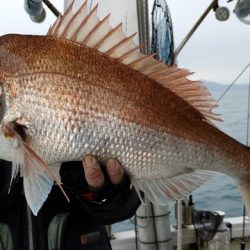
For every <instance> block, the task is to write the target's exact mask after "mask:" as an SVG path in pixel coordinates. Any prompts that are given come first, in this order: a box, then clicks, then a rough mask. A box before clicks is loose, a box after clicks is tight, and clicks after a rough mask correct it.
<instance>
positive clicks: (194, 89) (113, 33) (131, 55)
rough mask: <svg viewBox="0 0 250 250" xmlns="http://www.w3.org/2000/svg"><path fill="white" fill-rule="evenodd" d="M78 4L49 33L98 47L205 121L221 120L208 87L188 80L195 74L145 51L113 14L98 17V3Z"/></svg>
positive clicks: (87, 45) (71, 6)
mask: <svg viewBox="0 0 250 250" xmlns="http://www.w3.org/2000/svg"><path fill="white" fill-rule="evenodd" d="M74 4H75V1H73V2H72V3H71V4H70V5H69V7H68V8H67V9H66V11H65V13H64V15H63V16H61V17H59V18H58V19H57V20H56V22H55V23H54V25H53V26H52V27H51V28H50V30H49V32H48V35H49V36H53V37H57V38H64V39H65V38H66V39H68V40H71V41H74V42H77V43H80V44H82V45H84V46H86V47H89V48H94V49H96V50H98V51H99V52H101V53H103V54H105V55H107V56H109V57H111V58H113V59H114V60H118V61H119V62H120V63H122V64H125V65H127V66H128V67H130V68H132V69H134V70H136V71H139V72H140V73H142V74H144V75H146V76H147V77H149V78H151V79H153V80H155V81H156V82H158V83H159V84H161V85H163V86H164V87H165V88H168V89H170V90H171V91H172V92H174V93H175V94H176V95H178V96H179V97H181V98H182V99H184V100H185V101H187V102H188V103H189V104H190V105H192V106H193V107H194V108H195V109H197V110H198V111H199V112H200V113H201V114H202V116H203V118H204V119H205V120H207V121H209V122H211V120H221V119H220V117H219V115H217V114H214V113H213V112H212V109H213V108H215V107H216V106H217V105H216V102H215V100H213V98H212V97H211V94H210V93H209V91H208V90H207V89H206V87H205V86H203V84H202V83H201V82H199V81H191V80H189V79H187V77H188V76H190V75H191V74H192V73H190V72H189V71H187V70H185V69H179V68H177V67H176V66H166V65H165V64H164V63H163V62H159V61H157V60H156V59H154V58H153V55H149V56H148V55H146V56H145V55H143V54H141V53H140V52H139V49H140V48H141V46H138V45H137V44H135V43H134V42H133V38H134V36H135V34H132V35H130V36H126V35H125V34H124V32H123V30H122V24H119V25H117V26H116V27H115V28H112V27H111V26H110V24H109V17H110V15H107V16H106V17H104V18H103V19H102V20H100V19H99V18H98V16H97V8H98V5H96V6H95V7H94V8H93V9H92V10H90V11H88V9H87V1H85V2H84V3H83V4H82V6H80V8H79V9H78V10H77V11H76V12H75V13H74V11H73V7H74Z"/></svg>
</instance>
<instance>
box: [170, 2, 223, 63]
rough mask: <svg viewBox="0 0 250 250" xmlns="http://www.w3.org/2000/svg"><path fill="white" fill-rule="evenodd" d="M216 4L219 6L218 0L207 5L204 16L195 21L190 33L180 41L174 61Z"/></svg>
mask: <svg viewBox="0 0 250 250" xmlns="http://www.w3.org/2000/svg"><path fill="white" fill-rule="evenodd" d="M216 6H218V0H213V1H212V2H211V4H210V5H209V6H208V7H207V9H206V10H205V12H204V13H203V14H202V16H201V17H200V18H199V20H198V21H197V22H196V23H195V25H194V26H193V28H192V29H191V30H190V31H189V33H188V34H187V35H186V37H185V38H184V39H183V41H182V42H181V43H180V45H179V46H178V47H177V49H176V50H175V52H174V61H176V58H177V56H178V54H179V53H180V51H181V50H182V48H183V47H184V46H185V44H186V43H187V42H188V40H189V39H190V38H191V36H192V35H193V34H194V32H195V31H196V29H197V28H198V27H199V26H200V24H201V23H202V21H203V20H204V19H205V18H206V16H207V15H208V13H209V12H210V10H211V9H213V8H215V7H216Z"/></svg>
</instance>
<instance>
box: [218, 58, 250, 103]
mask: <svg viewBox="0 0 250 250" xmlns="http://www.w3.org/2000/svg"><path fill="white" fill-rule="evenodd" d="M249 67H250V63H248V64H247V66H246V67H245V68H244V69H243V70H242V71H241V72H240V74H239V75H238V76H237V77H236V78H235V80H234V81H233V82H232V83H231V84H230V85H229V86H228V87H227V88H226V90H225V91H224V92H223V93H222V94H221V96H220V97H219V98H218V99H217V100H216V101H217V102H219V101H220V100H221V99H222V98H223V97H224V95H225V94H226V93H227V92H228V91H229V90H230V89H231V88H232V87H233V85H234V84H235V83H236V82H237V80H238V79H239V78H240V77H241V76H242V74H243V73H244V72H245V71H246V70H247V69H248V68H249Z"/></svg>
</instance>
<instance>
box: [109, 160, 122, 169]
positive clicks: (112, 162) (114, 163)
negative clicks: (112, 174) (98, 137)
mask: <svg viewBox="0 0 250 250" xmlns="http://www.w3.org/2000/svg"><path fill="white" fill-rule="evenodd" d="M107 167H108V168H110V169H114V170H116V169H118V168H120V164H119V162H118V161H116V160H114V159H110V160H108V162H107Z"/></svg>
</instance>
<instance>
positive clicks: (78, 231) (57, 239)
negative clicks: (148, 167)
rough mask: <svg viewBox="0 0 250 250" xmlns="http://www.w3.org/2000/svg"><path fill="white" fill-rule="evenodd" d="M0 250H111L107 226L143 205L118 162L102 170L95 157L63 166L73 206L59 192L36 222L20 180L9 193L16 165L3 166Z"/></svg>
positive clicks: (1, 163) (53, 194)
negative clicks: (12, 171) (12, 173)
mask: <svg viewBox="0 0 250 250" xmlns="http://www.w3.org/2000/svg"><path fill="white" fill-rule="evenodd" d="M0 171H1V174H0V249H1V250H2V249H4V250H5V249H6V250H12V249H13V250H108V249H111V246H110V242H109V239H108V237H107V233H106V230H105V226H104V225H109V224H113V223H116V222H119V221H122V220H125V219H128V218H130V217H131V216H133V215H134V213H135V211H136V209H137V208H138V207H139V205H140V200H139V198H138V196H137V193H136V191H135V190H134V189H133V188H131V187H130V180H129V177H128V176H127V175H126V174H125V173H124V170H123V168H122V167H121V165H120V164H119V162H118V161H116V160H109V161H108V162H107V163H106V166H101V167H100V165H99V163H98V162H97V160H96V159H95V158H94V157H92V156H87V157H85V159H84V161H83V164H82V163H81V162H67V163H63V164H62V166H61V169H60V175H61V178H62V183H63V188H64V190H65V191H66V193H67V195H68V196H69V198H70V203H68V202H67V200H66V199H65V197H64V196H63V195H62V193H61V191H60V190H59V188H58V186H56V185H54V186H53V188H52V191H51V193H50V195H49V197H48V199H47V200H46V202H45V203H44V205H43V207H42V208H41V210H40V211H39V213H38V215H37V216H34V215H33V214H32V212H31V210H30V209H29V207H28V205H27V203H26V200H25V197H24V194H23V187H22V179H21V178H20V177H18V178H16V180H15V181H14V183H13V184H12V187H11V188H9V184H10V177H11V163H10V162H6V161H3V160H0Z"/></svg>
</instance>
